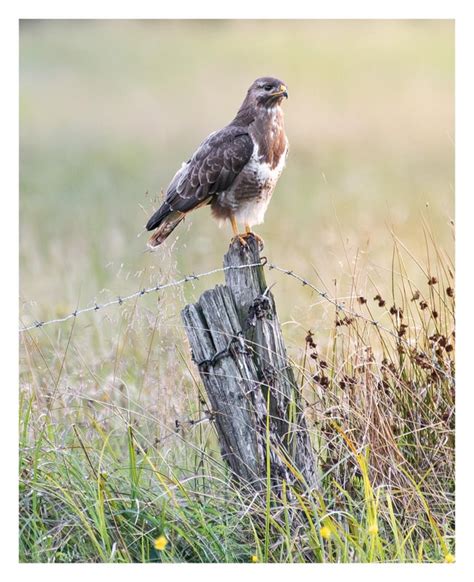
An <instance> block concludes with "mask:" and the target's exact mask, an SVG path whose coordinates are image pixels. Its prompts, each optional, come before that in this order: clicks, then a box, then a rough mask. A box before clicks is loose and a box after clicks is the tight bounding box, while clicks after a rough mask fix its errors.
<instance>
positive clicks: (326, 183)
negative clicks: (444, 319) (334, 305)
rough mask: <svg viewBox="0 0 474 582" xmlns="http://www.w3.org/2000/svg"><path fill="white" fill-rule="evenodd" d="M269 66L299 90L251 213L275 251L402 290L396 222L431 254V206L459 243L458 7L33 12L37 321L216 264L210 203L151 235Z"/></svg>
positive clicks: (293, 309) (23, 74)
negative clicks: (202, 153) (92, 15)
mask: <svg viewBox="0 0 474 582" xmlns="http://www.w3.org/2000/svg"><path fill="white" fill-rule="evenodd" d="M262 75H274V76H277V77H279V78H281V79H283V80H284V81H285V82H286V83H287V85H288V87H289V92H290V98H289V100H288V101H287V102H285V103H284V108H285V115H286V117H285V120H286V130H287V134H288V137H289V141H290V154H289V158H288V162H287V167H286V169H285V171H284V173H283V175H282V178H281V179H280V182H279V184H278V186H277V188H276V191H275V193H274V196H273V199H272V203H271V205H270V207H269V210H268V212H267V215H266V221H265V224H264V225H262V226H261V227H259V228H257V229H256V230H257V232H258V233H259V234H260V235H261V236H263V238H264V239H265V243H266V245H265V254H266V255H267V256H268V257H269V259H271V260H272V261H274V262H276V263H279V264H282V265H283V266H286V267H289V268H292V269H294V270H296V271H298V272H301V273H302V274H304V275H307V276H309V277H312V278H313V280H314V281H315V282H316V283H318V284H321V285H325V286H327V288H329V289H330V290H331V291H332V292H333V293H335V294H338V295H341V293H342V295H344V293H348V289H349V290H350V291H351V292H355V293H356V294H365V293H367V294H370V293H371V292H372V289H373V287H374V286H375V287H376V288H377V289H379V290H382V292H383V291H387V292H389V291H390V289H391V284H392V280H391V266H392V235H391V232H390V231H391V229H393V230H394V231H395V232H396V234H397V236H399V237H400V239H401V240H402V241H403V243H404V244H405V245H406V246H407V247H408V248H409V249H410V252H411V253H413V255H414V256H416V257H421V258H423V256H424V248H425V247H424V245H425V241H424V234H423V231H422V228H421V225H422V216H423V217H424V219H425V220H426V221H427V222H428V223H429V224H430V227H431V229H432V232H433V235H434V237H435V239H436V242H437V244H438V245H439V248H440V249H442V250H445V251H446V253H447V254H448V255H449V256H452V254H453V232H452V227H451V225H450V221H451V220H452V218H453V213H454V208H453V206H454V24H453V22H452V21H377V20H373V21H363V20H362V21H355V20H354V21H311V20H307V21H298V20H294V21H239V20H236V21H61V20H58V21H23V22H22V24H21V31H20V112H21V119H20V137H21V147H20V166H21V177H20V188H21V192H20V211H21V216H20V232H21V241H20V252H21V257H20V258H21V295H22V308H21V317H22V320H23V321H24V323H28V322H29V321H31V320H32V319H41V318H46V317H52V316H55V315H63V314H64V313H67V312H68V311H71V310H72V309H73V308H74V307H76V305H77V304H78V303H79V304H81V305H84V304H87V303H88V301H89V300H91V299H96V300H104V299H105V298H106V297H114V296H116V295H117V294H120V295H123V294H125V293H127V292H132V291H134V290H136V289H137V288H139V286H143V285H147V284H149V283H152V282H156V280H157V279H159V280H163V281H164V280H170V279H173V278H175V277H179V275H180V274H184V273H188V272H193V271H194V272H200V271H203V270H208V269H212V268H215V267H218V266H220V265H221V262H222V256H223V254H224V252H225V251H226V250H227V246H228V242H229V239H230V236H231V230H230V228H227V229H225V228H224V229H219V228H218V227H217V224H216V223H214V221H212V219H211V217H210V212H209V210H208V209H201V210H199V211H198V212H196V213H194V214H193V215H192V216H191V217H189V219H187V220H186V222H185V224H184V226H181V227H180V228H179V229H177V230H176V231H175V233H173V235H172V236H171V237H170V239H169V241H168V242H167V243H166V245H164V246H162V247H159V249H158V251H157V252H155V253H148V252H144V251H145V248H146V246H145V245H146V239H147V236H146V235H145V234H142V236H138V235H140V233H142V231H143V225H144V224H145V222H146V220H147V218H148V217H149V215H150V214H151V212H152V211H153V208H154V207H155V206H156V205H157V204H158V203H159V197H160V191H161V190H166V187H167V185H168V183H169V181H170V179H171V178H172V176H173V174H174V172H175V171H176V169H177V168H178V166H179V165H180V164H181V162H182V161H183V160H186V159H188V157H189V156H190V155H191V154H192V152H193V151H194V149H195V148H196V147H197V145H198V144H199V143H200V142H201V141H202V139H204V138H205V137H206V136H207V135H208V134H209V133H210V132H211V131H214V130H216V129H219V128H221V127H222V126H224V125H225V124H227V123H228V122H229V121H230V120H231V119H232V118H233V116H234V114H235V112H236V110H237V108H238V107H239V105H240V103H241V101H242V100H243V98H244V95H245V92H246V90H247V88H248V86H249V85H250V83H251V82H252V81H253V80H254V79H255V78H256V77H258V76H262ZM354 273H357V275H354ZM416 276H417V275H414V277H416ZM272 277H273V276H272ZM272 277H270V279H271V280H272V281H273V278H272ZM221 279H222V277H220V276H216V278H215V281H220V280H221ZM275 280H277V281H278V285H277V286H276V287H275V288H274V292H275V295H276V297H277V302H278V305H279V309H280V314H281V316H282V319H284V320H286V321H290V320H295V321H296V320H297V321H298V322H300V324H301V325H302V326H303V327H304V326H310V325H312V324H311V321H310V319H311V314H310V311H309V310H310V303H311V301H309V300H308V291H307V290H305V289H303V288H300V287H299V286H297V285H296V284H295V282H294V281H290V280H288V279H285V278H284V277H279V278H276V275H275ZM213 283H214V280H212V281H211V280H209V279H207V280H204V281H201V282H199V283H198V284H197V285H196V286H194V287H188V288H187V290H186V298H185V299H187V300H192V299H193V298H195V297H196V296H197V295H198V293H199V292H200V291H202V290H203V289H204V288H208V287H210V286H211V285H212V284H213ZM335 285H336V286H335ZM171 293H172V292H171ZM180 301H181V299H180ZM180 305H181V304H180ZM175 323H179V321H178V322H175Z"/></svg>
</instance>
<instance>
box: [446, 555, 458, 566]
mask: <svg viewBox="0 0 474 582" xmlns="http://www.w3.org/2000/svg"><path fill="white" fill-rule="evenodd" d="M444 561H445V563H446V564H453V563H454V562H455V561H456V559H455V557H454V556H453V554H446V556H444Z"/></svg>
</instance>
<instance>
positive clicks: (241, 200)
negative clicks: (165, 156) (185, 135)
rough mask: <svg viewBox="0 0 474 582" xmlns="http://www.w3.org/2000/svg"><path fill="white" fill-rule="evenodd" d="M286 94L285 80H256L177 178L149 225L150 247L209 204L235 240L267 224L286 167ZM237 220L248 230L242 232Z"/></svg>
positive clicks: (270, 78)
mask: <svg viewBox="0 0 474 582" xmlns="http://www.w3.org/2000/svg"><path fill="white" fill-rule="evenodd" d="M284 98H288V90H287V88H286V85H285V83H283V82H282V81H280V80H279V79H275V78H274V77H261V78H259V79H257V80H256V81H254V82H253V83H252V85H251V86H250V88H249V90H248V91H247V95H246V97H245V99H244V101H243V103H242V105H241V107H240V109H239V110H238V112H237V115H236V116H235V117H234V119H233V120H232V121H231V122H230V123H229V125H227V126H226V127H224V128H223V129H221V130H220V131H215V132H213V133H211V134H210V135H209V136H208V137H207V138H206V139H205V140H204V141H203V142H202V143H201V145H200V146H199V147H198V149H197V150H196V151H195V152H194V154H193V156H192V157H191V158H190V159H189V160H188V161H187V162H185V163H183V164H182V166H181V168H180V169H179V170H178V171H177V172H176V174H175V176H174V178H173V179H172V180H171V183H170V185H169V186H168V190H167V191H166V196H165V200H164V202H163V204H162V205H161V206H160V207H159V208H158V210H157V211H156V212H155V213H154V214H153V216H152V217H151V218H150V220H149V221H148V223H147V225H146V228H147V230H149V231H152V230H154V231H155V232H154V233H153V235H152V236H151V238H150V239H149V241H148V246H149V247H150V248H154V247H156V246H158V245H160V244H161V243H162V242H163V241H164V240H165V239H166V238H167V237H168V236H169V235H170V234H171V232H172V231H173V230H174V229H175V228H176V227H177V226H178V224H179V223H180V222H181V221H182V220H184V218H185V216H186V215H187V214H188V213H189V212H191V211H192V210H195V209H196V208H200V207H201V206H204V205H207V204H209V205H210V206H211V212H212V214H213V216H214V217H215V218H216V219H217V220H218V221H219V223H220V224H222V223H224V222H225V221H226V220H229V221H230V223H231V225H232V230H233V232H234V238H235V237H237V238H238V239H239V240H240V242H241V243H242V244H243V245H245V244H246V241H245V239H246V238H247V237H249V236H251V235H254V233H252V226H254V225H256V224H261V223H262V222H263V219H264V216H265V211H266V209H267V207H268V203H269V202H270V198H271V196H272V193H273V190H274V188H275V185H276V183H277V181H278V178H279V177H280V174H281V172H282V170H283V167H284V165H285V161H286V156H287V153H288V140H287V138H286V135H285V129H284V126H283V111H282V108H281V103H282V101H283V99H284ZM237 223H241V224H243V225H244V227H245V233H243V234H239V230H238V225H237ZM254 236H256V238H257V239H258V240H259V241H260V242H262V240H261V238H260V237H259V236H258V235H254Z"/></svg>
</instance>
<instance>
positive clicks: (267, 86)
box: [263, 85, 273, 91]
mask: <svg viewBox="0 0 474 582" xmlns="http://www.w3.org/2000/svg"><path fill="white" fill-rule="evenodd" d="M263 88H264V89H265V91H271V90H272V89H273V87H272V85H264V86H263Z"/></svg>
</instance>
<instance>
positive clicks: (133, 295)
mask: <svg viewBox="0 0 474 582" xmlns="http://www.w3.org/2000/svg"><path fill="white" fill-rule="evenodd" d="M264 266H268V269H269V270H275V271H278V272H279V273H283V274H284V275H287V276H289V277H292V278H293V279H295V280H297V281H299V282H300V283H301V284H302V285H303V286H307V287H308V288H310V289H311V290H313V291H314V292H315V293H317V294H318V295H319V296H320V297H321V298H322V299H324V300H326V301H328V302H329V303H331V304H332V305H334V307H335V308H336V309H337V311H338V312H339V311H340V312H342V313H344V314H346V315H349V316H351V317H353V318H355V319H359V320H362V321H365V322H366V323H368V324H370V325H371V326H373V327H375V328H376V329H378V330H379V331H381V332H382V331H383V332H384V333H386V334H388V335H390V336H392V337H393V338H395V339H396V341H397V342H398V343H399V344H403V345H405V346H407V347H408V348H410V349H412V348H413V347H414V346H413V345H412V344H411V343H410V342H409V341H408V340H406V339H405V338H403V337H402V336H400V335H399V334H398V333H397V332H395V331H393V330H392V329H389V328H388V327H385V326H383V325H381V324H380V322H379V321H377V320H375V319H372V318H370V317H367V316H365V315H363V314H362V313H359V312H357V311H354V310H353V309H350V308H348V307H346V306H345V305H344V304H343V303H340V302H339V301H338V300H337V299H335V298H334V297H331V296H330V295H329V294H328V293H327V292H326V291H322V290H321V289H319V288H318V287H316V285H314V284H313V283H311V281H309V280H308V279H306V278H305V277H302V276H301V275H299V274H298V273H295V272H294V271H293V270H292V269H285V268H283V267H279V266H278V265H276V264H275V263H268V260H267V258H266V257H262V259H261V260H260V262H257V263H250V264H248V265H228V266H226V267H219V268H217V269H212V270H210V271H206V272H203V273H199V274H197V275H196V274H194V273H192V274H190V275H186V276H184V277H182V278H181V279H178V280H176V281H171V282H169V283H163V284H158V285H155V286H153V287H146V288H143V289H140V290H139V291H135V292H134V293H130V294H129V295H125V296H123V297H121V296H118V297H117V298H116V299H112V300H110V301H107V302H106V303H101V304H99V303H95V304H94V305H93V306H90V307H84V308H82V309H76V310H75V311H73V312H72V313H69V314H68V315H65V316H64V317H59V318H56V319H50V320H48V321H35V322H33V323H32V324H30V325H27V326H25V327H22V328H20V329H19V332H20V333H24V332H26V331H31V330H33V329H38V328H43V327H45V326H47V325H52V324H55V323H63V322H65V321H68V320H69V319H73V318H76V317H78V316H79V315H81V314H83V313H90V312H95V311H100V310H103V309H105V308H107V307H110V306H112V305H122V304H123V303H125V302H127V301H130V300H131V299H136V298H138V297H143V296H144V295H148V294H149V293H156V292H158V291H162V290H164V289H169V288H171V287H179V286H181V285H184V284H186V283H189V282H191V281H197V280H199V279H201V278H204V277H209V276H210V275H214V274H216V273H223V272H225V271H229V270H231V269H250V268H253V267H264ZM425 355H427V354H425ZM427 357H428V355H427ZM431 365H432V366H433V368H434V369H436V370H437V371H439V372H440V373H442V374H443V375H444V376H446V377H447V378H448V379H449V380H451V381H454V378H453V376H452V374H449V373H448V372H446V370H444V369H443V368H441V367H440V366H438V364H437V363H436V362H435V361H432V362H431Z"/></svg>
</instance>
